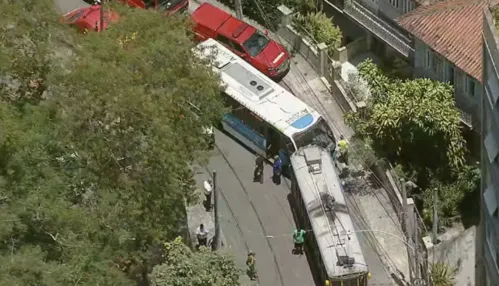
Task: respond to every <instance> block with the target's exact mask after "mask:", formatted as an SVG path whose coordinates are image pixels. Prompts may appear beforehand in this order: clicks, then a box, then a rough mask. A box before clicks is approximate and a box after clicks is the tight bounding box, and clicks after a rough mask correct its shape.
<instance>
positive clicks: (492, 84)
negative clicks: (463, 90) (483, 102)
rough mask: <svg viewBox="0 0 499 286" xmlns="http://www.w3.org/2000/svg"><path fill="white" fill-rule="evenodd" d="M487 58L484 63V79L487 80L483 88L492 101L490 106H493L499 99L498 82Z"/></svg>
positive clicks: (491, 64)
mask: <svg viewBox="0 0 499 286" xmlns="http://www.w3.org/2000/svg"><path fill="white" fill-rule="evenodd" d="M489 58H490V57H489V56H488V57H486V61H485V65H486V66H487V68H486V73H487V74H486V75H485V76H484V78H486V79H487V82H486V83H485V86H486V88H487V91H488V93H489V95H490V96H489V98H490V100H491V101H492V105H495V104H496V102H497V99H498V97H499V80H498V77H497V73H496V69H495V68H494V66H493V65H494V64H493V63H492V62H490V60H489Z"/></svg>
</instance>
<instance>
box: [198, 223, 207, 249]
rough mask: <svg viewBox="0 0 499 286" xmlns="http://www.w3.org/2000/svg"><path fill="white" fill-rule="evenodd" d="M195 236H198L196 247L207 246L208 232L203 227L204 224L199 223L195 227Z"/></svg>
mask: <svg viewBox="0 0 499 286" xmlns="http://www.w3.org/2000/svg"><path fill="white" fill-rule="evenodd" d="M196 236H197V238H198V247H200V246H207V244H208V232H207V231H206V230H205V229H204V225H203V224H200V225H199V227H198V228H197V229H196Z"/></svg>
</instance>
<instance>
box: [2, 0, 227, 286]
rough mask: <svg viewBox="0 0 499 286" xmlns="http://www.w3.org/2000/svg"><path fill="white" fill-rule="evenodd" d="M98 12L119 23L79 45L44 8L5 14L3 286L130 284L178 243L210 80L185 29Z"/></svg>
mask: <svg viewBox="0 0 499 286" xmlns="http://www.w3.org/2000/svg"><path fill="white" fill-rule="evenodd" d="M107 9H115V10H117V11H118V13H119V14H120V20H119V21H118V22H117V23H115V24H113V25H111V26H110V27H109V28H108V29H106V30H105V31H104V32H102V33H99V34H97V33H89V34H88V35H83V34H80V33H78V32H77V31H76V30H74V29H72V28H71V27H68V26H64V25H62V24H61V23H59V16H58V15H57V14H56V13H55V8H54V7H53V1H52V0H36V1H35V0H27V1H7V2H5V3H4V4H3V6H2V12H1V13H2V14H1V16H2V17H1V18H0V27H1V29H2V34H1V35H2V41H0V60H2V63H3V64H2V65H0V128H1V130H2V132H1V133H0V207H1V208H2V212H0V221H2V224H1V226H0V229H1V231H0V263H1V265H2V267H0V285H42V286H43V285H47V286H49V285H50V286H57V285H89V286H90V285H91V286H95V285H133V284H131V283H132V282H131V281H132V280H130V278H131V277H132V278H133V277H134V276H135V273H132V272H133V271H134V269H135V271H138V272H140V273H139V274H140V275H139V276H142V277H143V276H144V275H145V274H144V273H145V272H146V270H144V269H147V267H149V266H150V265H148V264H150V262H148V260H149V254H150V252H151V249H152V248H153V246H154V245H157V244H158V243H160V242H164V241H168V240H172V239H174V238H175V237H177V236H178V235H182V234H185V229H184V228H185V220H186V214H185V204H186V202H187V203H189V202H191V201H192V199H193V198H194V181H193V174H192V171H191V168H190V164H191V163H192V162H194V161H196V160H199V159H202V158H203V156H204V154H205V150H206V147H207V144H206V141H205V140H204V139H205V138H204V137H203V127H204V126H209V125H211V124H213V123H215V122H216V121H217V120H219V119H220V118H221V116H222V114H223V112H224V109H223V104H222V102H221V99H220V96H219V91H220V82H219V78H218V77H217V76H216V75H215V74H214V73H213V72H212V71H211V70H210V69H209V68H208V67H207V66H206V65H205V62H202V61H201V60H197V58H196V57H194V56H193V55H192V52H191V50H192V49H193V48H194V47H195V43H194V42H193V41H192V39H193V37H192V34H191V32H190V24H189V22H188V20H187V17H185V16H173V17H168V18H164V17H163V16H162V15H161V14H159V13H155V12H152V11H146V10H140V9H135V10H134V9H128V8H127V7H125V6H110V7H108V8H107ZM190 104H193V105H195V106H197V107H198V108H199V109H200V111H201V112H200V113H199V114H195V113H194V112H193V111H192V109H191V108H190ZM203 255H204V256H203V258H205V257H206V259H211V258H209V257H210V254H208V253H206V254H203ZM213 255H214V257H216V258H212V259H218V257H219V254H213ZM224 259H227V261H229V262H227V263H228V264H229V265H230V261H231V260H230V259H229V258H224ZM124 261H128V262H126V263H124V264H126V267H122V266H123V262H124ZM130 266H141V267H142V270H137V269H138V268H137V267H130ZM139 268H140V267H139ZM123 269H125V270H128V274H129V275H125V273H124V272H123ZM224 285H236V284H224Z"/></svg>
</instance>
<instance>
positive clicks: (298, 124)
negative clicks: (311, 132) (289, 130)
mask: <svg viewBox="0 0 499 286" xmlns="http://www.w3.org/2000/svg"><path fill="white" fill-rule="evenodd" d="M312 122H314V117H313V116H312V114H310V113H309V114H305V115H303V116H302V117H300V118H299V119H297V120H295V121H294V122H293V123H291V126H293V127H294V128H296V129H304V128H306V127H308V126H309V125H310V124H312Z"/></svg>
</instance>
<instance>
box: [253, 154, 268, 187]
mask: <svg viewBox="0 0 499 286" xmlns="http://www.w3.org/2000/svg"><path fill="white" fill-rule="evenodd" d="M264 163H265V159H264V158H263V157H262V156H260V155H258V156H257V157H256V160H255V170H254V171H253V182H260V184H263V167H264Z"/></svg>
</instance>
